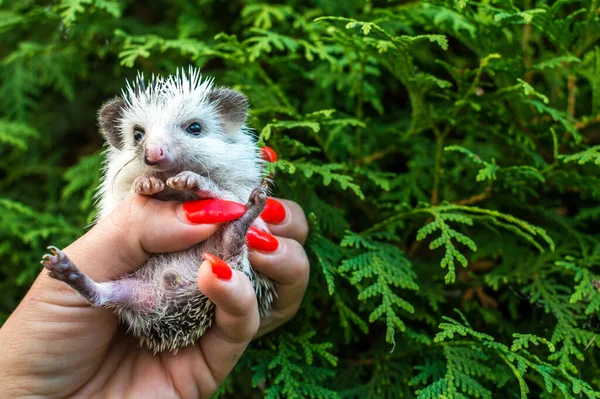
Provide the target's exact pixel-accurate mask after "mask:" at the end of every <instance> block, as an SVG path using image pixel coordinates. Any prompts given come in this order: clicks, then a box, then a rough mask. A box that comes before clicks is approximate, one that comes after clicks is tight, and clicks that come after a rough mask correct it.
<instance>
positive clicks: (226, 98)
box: [208, 88, 248, 134]
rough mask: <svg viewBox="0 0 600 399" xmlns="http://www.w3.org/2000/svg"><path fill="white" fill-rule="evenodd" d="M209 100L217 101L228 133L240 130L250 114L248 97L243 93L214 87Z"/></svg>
mask: <svg viewBox="0 0 600 399" xmlns="http://www.w3.org/2000/svg"><path fill="white" fill-rule="evenodd" d="M208 101H210V102H211V103H212V102H215V103H216V106H217V110H218V113H219V116H220V117H221V120H222V121H223V126H224V127H225V131H226V132H227V133H228V134H235V133H237V132H239V130H240V128H241V127H242V125H243V124H244V122H246V116H247V115H248V99H247V98H246V96H245V95H243V94H242V93H240V92H238V91H235V90H231V89H225V88H218V89H213V90H211V91H210V93H209V95H208Z"/></svg>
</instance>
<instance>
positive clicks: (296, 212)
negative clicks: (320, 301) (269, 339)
mask: <svg viewBox="0 0 600 399" xmlns="http://www.w3.org/2000/svg"><path fill="white" fill-rule="evenodd" d="M261 217H262V219H263V220H264V221H265V222H267V225H268V227H269V230H270V231H271V232H272V233H273V235H269V234H266V233H265V232H264V231H260V230H257V229H255V228H251V230H250V232H249V233H248V245H249V247H250V248H251V251H250V263H252V267H253V268H254V269H256V270H258V271H260V272H262V273H263V274H265V275H266V276H268V277H270V278H271V279H272V280H273V281H274V282H275V284H276V286H277V299H276V300H275V303H274V304H273V310H272V312H271V315H270V316H269V317H267V318H264V319H261V322H260V328H259V329H258V334H257V337H260V336H262V335H264V334H266V333H268V332H269V331H272V330H274V329H276V328H277V327H279V326H280V325H282V324H284V323H285V322H286V321H288V320H290V319H291V318H292V317H294V315H295V314H296V312H297V311H298V308H299V307H300V302H302V297H303V296H304V292H305V291H306V286H307V284H308V276H309V263H308V258H307V256H306V252H304V248H303V247H302V245H303V244H304V241H305V240H306V236H307V235H308V224H307V222H306V217H305V216H304V211H302V208H300V206H299V205H298V204H296V203H295V202H293V201H288V200H282V199H274V198H269V199H267V205H266V206H265V209H264V211H263V213H262V214H261ZM252 249H253V250H252Z"/></svg>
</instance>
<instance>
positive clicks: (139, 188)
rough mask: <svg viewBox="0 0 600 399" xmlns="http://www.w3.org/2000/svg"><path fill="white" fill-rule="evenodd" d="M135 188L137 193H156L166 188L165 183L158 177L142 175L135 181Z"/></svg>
mask: <svg viewBox="0 0 600 399" xmlns="http://www.w3.org/2000/svg"><path fill="white" fill-rule="evenodd" d="M133 189H134V191H135V193H136V194H141V195H154V194H157V193H160V192H161V191H162V190H164V189H165V183H164V182H163V181H162V180H160V179H159V178H158V177H154V176H140V177H138V178H137V179H135V181H134V182H133Z"/></svg>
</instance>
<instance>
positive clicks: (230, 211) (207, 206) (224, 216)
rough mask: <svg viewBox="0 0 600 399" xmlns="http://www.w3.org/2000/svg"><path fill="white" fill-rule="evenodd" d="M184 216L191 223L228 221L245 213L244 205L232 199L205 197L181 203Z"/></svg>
mask: <svg viewBox="0 0 600 399" xmlns="http://www.w3.org/2000/svg"><path fill="white" fill-rule="evenodd" d="M183 211H184V213H185V216H186V217H187V219H188V220H189V221H190V222H191V223H197V224H200V223H206V224H213V223H224V222H230V221H232V220H235V219H237V218H239V217H240V216H242V215H243V214H244V213H246V207H245V206H244V205H242V204H238V203H237V202H233V201H223V200H216V199H205V200H198V201H189V202H185V203H184V204H183Z"/></svg>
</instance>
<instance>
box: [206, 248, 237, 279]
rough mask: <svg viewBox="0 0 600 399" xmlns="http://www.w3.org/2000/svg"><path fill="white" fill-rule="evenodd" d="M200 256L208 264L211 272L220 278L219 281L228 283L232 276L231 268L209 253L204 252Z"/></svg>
mask: <svg viewBox="0 0 600 399" xmlns="http://www.w3.org/2000/svg"><path fill="white" fill-rule="evenodd" d="M202 256H203V257H204V259H206V261H207V262H208V263H210V267H212V272H213V273H214V274H215V276H217V278H220V279H221V280H226V281H229V280H231V277H232V276H233V271H231V267H229V265H228V264H227V263H225V262H223V261H222V260H221V259H219V258H217V257H216V256H214V255H213V254H211V253H208V252H204V253H202Z"/></svg>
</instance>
